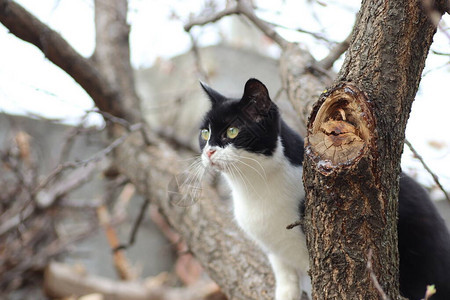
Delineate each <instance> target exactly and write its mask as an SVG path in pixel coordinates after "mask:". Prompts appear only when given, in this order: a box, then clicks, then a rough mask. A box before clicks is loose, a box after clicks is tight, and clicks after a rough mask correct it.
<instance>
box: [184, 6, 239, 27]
mask: <svg viewBox="0 0 450 300" xmlns="http://www.w3.org/2000/svg"><path fill="white" fill-rule="evenodd" d="M239 13H240V10H239V6H238V5H237V4H235V5H233V6H231V7H228V8H225V9H224V10H222V11H220V12H218V13H216V14H214V15H211V16H207V17H203V18H198V19H196V20H190V21H189V22H188V23H187V24H185V25H184V30H185V31H187V32H189V31H191V29H192V27H194V26H203V25H206V24H209V23H214V22H217V21H219V20H220V19H222V18H223V17H226V16H230V15H237V14H239Z"/></svg>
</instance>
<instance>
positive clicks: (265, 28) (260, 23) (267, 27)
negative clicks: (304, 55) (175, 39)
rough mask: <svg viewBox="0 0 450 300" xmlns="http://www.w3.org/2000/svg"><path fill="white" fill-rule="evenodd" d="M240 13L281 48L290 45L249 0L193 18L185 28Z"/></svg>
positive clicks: (239, 1) (241, 0) (242, 0)
mask: <svg viewBox="0 0 450 300" xmlns="http://www.w3.org/2000/svg"><path fill="white" fill-rule="evenodd" d="M239 14H241V15H244V16H245V17H247V19H249V20H250V21H251V22H252V23H253V24H254V25H255V26H256V27H258V28H259V29H260V30H261V31H262V32H263V33H264V34H265V35H267V36H268V37H269V38H271V39H272V40H273V41H274V42H276V43H277V44H278V45H279V46H280V47H281V48H283V49H285V48H286V47H287V46H288V45H289V42H288V41H287V40H286V39H284V38H283V37H282V36H281V35H279V34H278V33H277V32H276V30H275V29H274V26H273V25H272V24H270V23H268V22H266V21H264V20H262V19H261V18H259V17H258V16H257V15H256V14H255V11H254V9H253V7H252V5H251V3H250V2H249V1H248V0H238V1H237V2H236V4H235V5H233V6H231V7H228V8H226V9H224V10H222V11H220V12H218V13H216V14H214V15H212V16H208V17H205V18H199V19H197V20H191V21H190V22H189V23H187V24H186V25H185V26H184V30H186V31H190V30H191V28H192V27H194V26H197V25H198V26H202V25H206V24H208V23H212V22H217V21H218V20H220V19H221V18H223V17H226V16H229V15H239Z"/></svg>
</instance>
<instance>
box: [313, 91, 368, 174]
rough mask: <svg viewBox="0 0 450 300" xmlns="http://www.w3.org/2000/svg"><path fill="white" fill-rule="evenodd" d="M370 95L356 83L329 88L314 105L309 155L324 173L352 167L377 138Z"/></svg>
mask: <svg viewBox="0 0 450 300" xmlns="http://www.w3.org/2000/svg"><path fill="white" fill-rule="evenodd" d="M368 105H369V104H368V101H367V97H366V96H365V95H364V93H363V92H362V91H360V90H359V89H358V88H357V87H356V86H355V85H354V84H352V83H341V84H339V85H338V86H336V87H335V88H333V89H332V90H330V91H325V92H324V93H323V94H322V95H321V97H320V99H319V101H318V102H317V103H316V105H315V106H314V108H313V111H312V114H311V119H310V120H309V123H308V136H307V138H306V141H305V146H306V154H307V155H309V156H311V158H312V160H313V161H314V162H315V163H316V164H317V169H318V170H319V172H320V173H321V174H323V175H330V174H331V173H333V171H335V170H336V169H337V168H343V167H351V166H353V165H355V163H356V162H358V161H359V159H360V158H361V157H362V156H364V155H365V154H366V153H367V150H368V146H370V145H371V143H372V142H373V141H374V139H373V132H374V131H373V128H374V125H375V124H374V118H373V117H372V113H371V110H370V108H369V106H368Z"/></svg>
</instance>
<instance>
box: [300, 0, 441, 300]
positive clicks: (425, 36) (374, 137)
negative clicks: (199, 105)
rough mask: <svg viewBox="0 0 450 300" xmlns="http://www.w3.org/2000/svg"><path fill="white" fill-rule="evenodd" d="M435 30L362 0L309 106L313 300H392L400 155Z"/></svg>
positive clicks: (407, 12)
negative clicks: (323, 87)
mask: <svg viewBox="0 0 450 300" xmlns="http://www.w3.org/2000/svg"><path fill="white" fill-rule="evenodd" d="M441 4H442V5H443V2H442V3H441ZM442 7H443V6H442ZM435 31H436V27H435V25H434V24H433V23H432V22H430V21H429V18H428V16H427V15H426V14H425V12H424V10H423V9H422V7H421V3H420V2H417V1H413V0H410V1H363V3H362V7H361V10H360V12H359V14H358V18H357V21H356V24H355V27H354V32H353V36H352V42H351V44H350V48H349V50H348V52H347V56H346V59H345V62H344V65H343V66H342V69H341V71H340V73H339V75H338V79H337V81H336V84H335V86H334V87H333V88H332V89H330V90H329V91H326V92H325V93H323V94H322V96H321V97H320V99H319V101H318V102H317V103H316V105H315V106H314V108H313V111H312V113H311V116H310V119H309V123H308V128H307V131H308V135H307V138H306V140H305V145H306V155H305V161H304V178H303V179H304V185H305V191H306V199H307V200H306V211H305V224H306V228H307V229H306V237H307V243H308V249H309V253H310V268H311V273H310V274H311V277H312V288H313V291H312V295H313V299H379V297H380V295H381V294H383V293H385V294H386V295H387V296H388V297H389V298H390V299H398V298H399V292H398V249H397V226H396V220H397V196H398V189H399V187H398V178H399V173H400V156H401V153H402V149H403V142H404V133H405V127H406V122H407V120H408V117H409V112H410V109H411V104H412V101H413V100H414V96H415V94H416V92H417V88H418V84H419V81H420V75H421V72H422V69H423V67H424V63H425V58H426V56H427V54H428V50H429V47H430V45H431V42H432V38H433V34H434V32H435ZM369 251H371V252H372V253H373V255H372V269H373V274H372V275H375V277H376V280H374V279H371V272H369V270H368V268H367V262H368V253H369ZM375 281H378V282H379V283H380V285H381V287H378V288H377V287H376V284H375ZM424 292H425V291H424Z"/></svg>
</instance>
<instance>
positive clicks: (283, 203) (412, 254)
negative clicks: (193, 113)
mask: <svg viewBox="0 0 450 300" xmlns="http://www.w3.org/2000/svg"><path fill="white" fill-rule="evenodd" d="M203 88H204V89H205V91H206V93H207V94H208V96H209V98H210V100H211V102H212V109H211V110H210V111H209V112H208V113H207V115H206V116H205V119H204V122H203V124H202V126H201V129H202V131H201V135H200V146H201V148H202V162H203V165H204V166H205V167H213V168H215V169H217V170H219V171H221V172H222V174H223V175H224V176H225V178H226V180H227V182H228V184H229V186H230V188H231V191H232V197H233V204H234V216H235V218H236V222H237V223H238V225H239V226H240V227H241V228H242V230H243V231H244V232H245V233H246V234H247V235H248V236H249V237H251V238H252V239H253V240H254V241H255V242H256V243H257V244H258V245H259V246H260V247H261V249H262V250H263V251H264V252H265V253H266V254H267V256H268V258H269V260H270V263H271V265H272V269H273V271H274V274H275V278H276V297H275V298H276V299H277V300H298V299H300V287H299V274H300V273H303V274H306V271H307V269H308V260H309V259H308V253H307V249H306V243H305V237H304V234H303V231H302V228H301V227H300V226H297V227H294V228H293V229H290V230H288V229H286V226H287V225H289V224H291V223H293V222H295V221H297V220H298V219H300V218H302V214H303V209H304V208H303V203H304V190H303V185H302V181H301V180H302V179H301V178H302V161H303V139H302V138H301V137H300V136H299V135H298V134H296V133H295V132H294V131H293V130H292V129H290V128H289V127H288V126H287V125H286V124H285V123H284V121H283V120H282V119H281V117H280V115H279V113H278V109H277V107H276V105H275V104H274V103H273V102H272V101H271V100H270V98H269V94H268V91H267V89H266V87H265V86H264V85H263V84H262V83H261V82H259V81H258V80H256V79H250V80H249V81H248V82H247V83H246V86H245V89H244V95H243V97H242V98H241V99H229V98H226V97H224V96H222V95H221V94H219V93H218V92H216V91H214V90H212V89H211V88H209V87H207V86H205V85H203ZM399 199H400V209H399V212H400V217H399V235H400V236H399V251H400V283H401V292H402V293H403V294H404V296H407V297H411V299H420V298H422V297H423V295H424V293H425V288H426V284H432V283H435V284H436V285H437V289H438V293H437V294H436V296H435V298H432V299H442V300H443V299H450V237H449V234H448V231H447V229H446V228H445V224H444V223H443V220H442V219H441V218H440V216H439V215H438V213H437V211H436V210H435V208H434V206H433V204H432V203H431V202H430V200H429V198H428V196H427V194H426V192H425V191H424V190H423V189H422V188H421V187H420V186H419V185H418V184H417V183H416V182H414V181H413V180H412V179H410V178H409V177H405V176H404V175H403V176H402V178H401V179H400V195H399ZM425 217H427V218H426V219H425V220H423V218H425ZM410 228H414V231H411V230H410ZM419 232H420V233H422V234H426V238H422V239H421V238H420V236H419V234H418V233H419ZM437 256H439V257H437ZM416 261H417V263H416ZM419 273H420V274H419Z"/></svg>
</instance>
